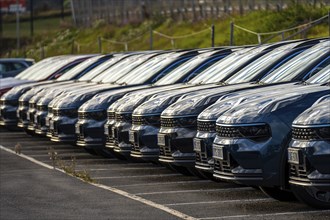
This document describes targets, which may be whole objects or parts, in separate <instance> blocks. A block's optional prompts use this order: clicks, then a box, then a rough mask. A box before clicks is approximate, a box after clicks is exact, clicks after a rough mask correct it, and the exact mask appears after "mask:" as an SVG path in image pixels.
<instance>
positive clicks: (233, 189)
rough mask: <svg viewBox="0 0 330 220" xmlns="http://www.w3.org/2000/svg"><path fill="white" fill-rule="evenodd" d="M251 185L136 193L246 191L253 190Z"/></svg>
mask: <svg viewBox="0 0 330 220" xmlns="http://www.w3.org/2000/svg"><path fill="white" fill-rule="evenodd" d="M251 189H252V188H250V187H236V188H226V189H192V190H177V191H162V192H147V193H136V194H135V195H139V196H140V195H158V194H173V193H192V192H201V193H203V192H227V191H245V190H251Z"/></svg>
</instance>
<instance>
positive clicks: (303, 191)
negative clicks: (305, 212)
mask: <svg viewBox="0 0 330 220" xmlns="http://www.w3.org/2000/svg"><path fill="white" fill-rule="evenodd" d="M291 189H292V191H293V193H294V194H295V196H296V197H297V198H298V199H299V200H300V201H301V202H303V203H305V204H307V205H309V206H311V207H314V208H317V209H330V192H329V191H321V190H319V189H317V188H315V187H303V186H296V185H291Z"/></svg>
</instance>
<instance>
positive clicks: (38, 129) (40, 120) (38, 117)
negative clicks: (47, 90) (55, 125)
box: [34, 111, 48, 136]
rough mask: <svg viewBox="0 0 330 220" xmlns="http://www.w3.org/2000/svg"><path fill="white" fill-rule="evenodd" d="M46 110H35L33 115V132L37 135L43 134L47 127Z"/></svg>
mask: <svg viewBox="0 0 330 220" xmlns="http://www.w3.org/2000/svg"><path fill="white" fill-rule="evenodd" d="M47 114H48V112H47V111H37V113H36V114H35V117H34V124H35V130H34V132H35V133H36V134H39V135H43V136H45V135H46V133H47V131H48V127H47V126H46V116H47Z"/></svg>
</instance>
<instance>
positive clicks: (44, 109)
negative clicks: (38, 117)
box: [37, 105, 48, 111]
mask: <svg viewBox="0 0 330 220" xmlns="http://www.w3.org/2000/svg"><path fill="white" fill-rule="evenodd" d="M47 108H48V107H47V105H37V110H38V111H47Z"/></svg>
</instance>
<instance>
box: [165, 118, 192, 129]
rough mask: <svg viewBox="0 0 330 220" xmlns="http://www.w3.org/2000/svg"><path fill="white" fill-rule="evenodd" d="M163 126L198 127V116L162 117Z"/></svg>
mask: <svg viewBox="0 0 330 220" xmlns="http://www.w3.org/2000/svg"><path fill="white" fill-rule="evenodd" d="M161 126H162V127H168V128H175V127H178V128H196V127H197V116H189V117H180V118H163V117H162V118H161Z"/></svg>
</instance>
